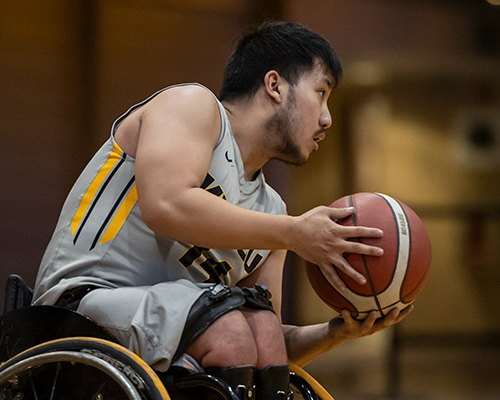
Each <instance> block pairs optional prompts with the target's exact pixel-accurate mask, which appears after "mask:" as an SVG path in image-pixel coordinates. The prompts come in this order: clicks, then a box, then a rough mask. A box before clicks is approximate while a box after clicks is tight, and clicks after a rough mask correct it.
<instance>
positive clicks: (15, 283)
mask: <svg viewBox="0 0 500 400" xmlns="http://www.w3.org/2000/svg"><path fill="white" fill-rule="evenodd" d="M32 300H33V289H31V288H30V287H29V286H28V285H27V284H26V283H25V282H24V280H23V278H21V277H20V276H19V275H15V274H12V275H9V277H8V278H7V284H6V286H5V298H4V303H3V313H4V314H5V313H8V312H9V311H12V310H16V309H18V308H22V307H28V306H30V305H31V301H32Z"/></svg>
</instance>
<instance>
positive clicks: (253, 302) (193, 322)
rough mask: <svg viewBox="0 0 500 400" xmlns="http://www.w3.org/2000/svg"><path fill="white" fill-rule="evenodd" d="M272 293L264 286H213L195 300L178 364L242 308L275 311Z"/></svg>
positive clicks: (182, 338) (178, 350)
mask: <svg viewBox="0 0 500 400" xmlns="http://www.w3.org/2000/svg"><path fill="white" fill-rule="evenodd" d="M270 299H271V293H270V292H269V291H268V290H267V288H266V287H265V286H259V285H255V287H254V288H251V289H250V288H240V287H237V286H224V285H221V284H217V285H214V286H211V287H210V288H209V289H207V290H206V291H205V292H203V294H202V295H201V296H200V297H199V298H198V300H196V302H195V303H194V304H193V306H192V307H191V310H190V311H189V314H188V317H187V320H186V325H185V326H184V331H183V333H182V337H181V341H180V343H179V346H178V347H177V351H176V352H175V354H174V357H173V358H172V361H176V360H177V359H178V358H179V357H180V356H181V355H182V354H184V353H185V352H186V350H187V349H188V348H189V347H190V346H191V345H192V344H193V343H194V342H195V341H196V339H198V338H199V337H200V336H201V334H202V333H203V332H205V331H206V330H207V328H208V327H209V326H210V325H212V324H213V323H214V322H215V321H216V320H217V319H218V318H220V317H222V316H223V315H224V314H227V313H228V312H229V311H231V310H234V309H235V308H237V307H240V306H246V307H249V308H256V309H260V310H269V311H272V312H274V309H273V305H272V303H271V300H270Z"/></svg>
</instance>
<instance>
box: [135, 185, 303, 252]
mask: <svg viewBox="0 0 500 400" xmlns="http://www.w3.org/2000/svg"><path fill="white" fill-rule="evenodd" d="M139 205H140V206H141V212H143V218H144V220H145V222H146V223H147V225H148V226H149V227H150V228H151V229H152V230H153V231H154V232H156V233H158V234H161V235H165V236H170V237H174V238H175V239H177V240H179V241H183V242H187V243H192V244H195V245H197V246H201V247H207V248H234V249H268V250H275V249H289V248H290V247H292V245H291V243H290V238H291V237H292V234H293V229H294V225H295V223H294V221H293V219H294V218H293V217H290V216H288V215H274V214H267V213H262V212H257V211H251V210H247V209H244V208H241V207H238V206H236V205H233V204H231V203H229V202H228V201H225V200H222V199H221V198H219V197H217V196H214V195H213V194H211V193H209V192H207V191H205V190H203V189H199V188H192V189H188V190H186V191H185V192H184V193H183V194H180V195H177V196H176V197H175V198H170V199H169V201H168V202H157V203H156V204H154V206H151V205H148V204H147V203H146V204H145V206H144V207H142V205H141V202H140V198H139ZM143 208H144V210H145V211H143Z"/></svg>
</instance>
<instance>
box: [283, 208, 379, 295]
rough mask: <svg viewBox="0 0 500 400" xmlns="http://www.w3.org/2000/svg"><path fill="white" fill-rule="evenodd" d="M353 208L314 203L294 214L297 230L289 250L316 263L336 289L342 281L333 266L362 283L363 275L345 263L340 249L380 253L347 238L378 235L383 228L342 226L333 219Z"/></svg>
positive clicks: (349, 213)
mask: <svg viewBox="0 0 500 400" xmlns="http://www.w3.org/2000/svg"><path fill="white" fill-rule="evenodd" d="M353 212H354V209H353V208H352V207H349V208H331V207H324V206H321V207H316V208H313V209H312V210H310V211H308V212H307V213H305V214H302V215H301V216H299V217H296V218H297V221H298V223H299V229H298V234H296V235H295V239H296V240H295V242H296V245H295V247H294V248H292V249H291V250H293V251H295V253H297V254H298V255H299V256H301V257H302V258H304V259H305V260H307V261H310V262H312V263H313V264H316V265H318V267H319V268H320V269H321V272H322V273H323V275H324V276H325V278H326V280H327V281H328V282H329V283H330V284H331V285H333V286H335V287H336V288H338V289H341V290H344V289H345V285H344V282H342V280H341V279H340V277H339V276H338V274H337V272H336V271H335V268H333V265H335V266H336V267H337V268H338V269H340V270H341V271H343V272H345V273H346V274H347V275H349V276H350V277H351V278H353V279H354V280H355V281H356V282H358V283H360V284H365V283H366V279H365V277H364V276H363V275H362V274H360V273H359V272H358V271H356V270H355V269H354V268H352V267H351V265H349V263H348V262H347V260H346V259H345V258H344V257H343V254H344V253H357V254H364V255H369V256H381V255H382V254H384V251H383V250H382V249H381V248H379V247H375V246H368V245H365V244H362V243H360V242H358V241H349V240H348V239H349V238H359V237H375V238H378V237H381V236H382V235H383V232H382V231H381V230H380V229H376V228H367V227H363V226H343V225H339V224H337V223H336V222H335V220H338V219H342V218H346V217H348V216H349V215H351V214H352V213H353Z"/></svg>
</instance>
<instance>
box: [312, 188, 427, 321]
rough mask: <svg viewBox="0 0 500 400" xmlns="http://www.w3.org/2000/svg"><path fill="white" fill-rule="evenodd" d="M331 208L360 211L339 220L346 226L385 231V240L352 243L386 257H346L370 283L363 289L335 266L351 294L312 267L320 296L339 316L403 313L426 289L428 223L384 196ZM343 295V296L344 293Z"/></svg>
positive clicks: (358, 197) (346, 200) (349, 199)
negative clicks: (373, 248)
mask: <svg viewBox="0 0 500 400" xmlns="http://www.w3.org/2000/svg"><path fill="white" fill-rule="evenodd" d="M330 207H333V208H345V207H354V213H353V214H352V215H350V216H349V217H347V218H344V219H341V220H339V221H338V223H339V224H341V225H344V226H366V227H372V228H379V229H381V230H382V231H383V232H384V235H383V237H381V238H352V239H350V240H357V241H359V242H361V243H364V244H367V245H372V246H378V247H381V248H382V249H384V255H383V256H381V257H375V256H365V255H361V254H344V257H345V259H346V260H347V261H348V262H349V264H350V265H351V266H352V267H353V268H354V269H356V270H357V271H358V272H360V273H361V274H363V275H364V276H365V278H366V280H367V283H366V284H364V285H361V284H359V283H357V282H356V281H354V280H353V279H352V278H351V277H349V276H348V275H346V274H345V273H344V272H342V271H341V270H339V269H338V268H336V267H335V266H334V268H335V269H336V271H337V274H338V275H339V277H340V278H341V279H342V281H343V282H344V283H345V286H346V290H345V291H341V290H338V291H337V289H335V287H333V286H332V285H330V283H329V282H328V281H327V280H326V278H325V277H324V275H323V273H322V272H321V270H320V269H319V267H318V266H317V265H314V264H312V263H310V262H306V271H307V276H308V278H309V282H310V283H311V286H312V287H313V289H314V291H315V292H316V293H317V294H318V296H319V297H320V298H321V299H322V300H323V301H324V302H325V303H326V304H327V305H328V306H330V307H331V308H333V309H334V310H336V311H339V312H340V311H341V310H343V309H347V310H349V311H350V312H351V315H352V316H353V317H354V318H356V319H360V320H362V319H365V318H366V317H367V316H368V314H369V313H370V312H371V311H377V312H378V316H379V317H383V316H385V315H386V314H388V313H389V312H390V311H391V310H392V309H394V308H398V309H400V310H402V309H403V308H405V307H407V306H408V305H409V304H411V303H412V302H413V301H414V300H415V298H416V297H417V295H418V294H419V293H420V292H421V291H422V289H423V288H424V286H425V284H426V282H427V278H428V276H429V271H430V265H431V244H430V240H429V236H428V235H427V231H426V229H425V226H424V224H423V222H422V221H421V220H420V218H419V217H418V215H417V214H416V213H415V212H414V211H413V210H412V209H411V208H410V207H408V206H407V205H406V204H403V203H402V202H400V201H398V200H396V199H393V198H392V197H390V196H387V195H384V194H380V193H356V194H353V195H350V196H345V197H342V198H341V199H339V200H337V201H335V202H334V203H333V204H331V206H330ZM341 293H342V294H341Z"/></svg>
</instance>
